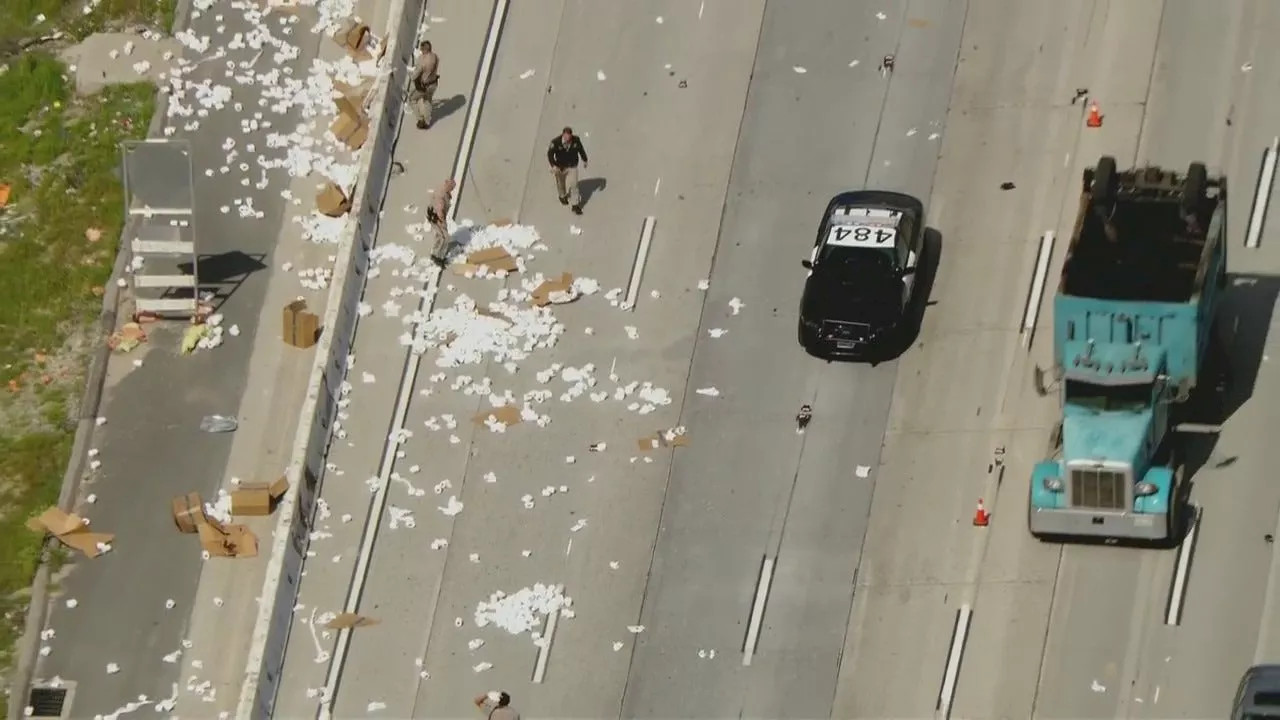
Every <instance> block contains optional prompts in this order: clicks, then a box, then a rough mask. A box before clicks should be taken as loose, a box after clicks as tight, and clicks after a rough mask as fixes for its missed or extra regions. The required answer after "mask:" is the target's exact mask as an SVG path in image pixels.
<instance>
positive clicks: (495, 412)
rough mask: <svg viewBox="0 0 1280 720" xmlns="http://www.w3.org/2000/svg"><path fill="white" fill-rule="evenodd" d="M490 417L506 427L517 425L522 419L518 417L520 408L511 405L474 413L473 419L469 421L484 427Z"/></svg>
mask: <svg viewBox="0 0 1280 720" xmlns="http://www.w3.org/2000/svg"><path fill="white" fill-rule="evenodd" d="M491 417H492V418H493V419H494V420H497V421H498V422H500V423H502V424H503V425H506V426H507V427H511V426H512V425H519V424H520V421H521V419H522V418H521V417H520V408H518V407H514V406H512V405H503V406H502V407H496V408H489V409H488V410H481V411H480V412H478V413H476V415H475V417H473V418H471V421H472V422H474V423H475V424H477V425H484V424H485V423H487V422H489V418H491Z"/></svg>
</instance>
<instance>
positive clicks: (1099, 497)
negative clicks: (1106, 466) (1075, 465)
mask: <svg viewBox="0 0 1280 720" xmlns="http://www.w3.org/2000/svg"><path fill="white" fill-rule="evenodd" d="M1128 482H1129V477H1128V475H1127V474H1125V473H1123V472H1117V471H1115V470H1094V469H1074V470H1072V471H1071V504H1072V505H1074V506H1075V507H1082V508H1093V509H1096V510H1127V509H1128V502H1127V499H1128V493H1126V492H1125V490H1126V485H1127V484H1128Z"/></svg>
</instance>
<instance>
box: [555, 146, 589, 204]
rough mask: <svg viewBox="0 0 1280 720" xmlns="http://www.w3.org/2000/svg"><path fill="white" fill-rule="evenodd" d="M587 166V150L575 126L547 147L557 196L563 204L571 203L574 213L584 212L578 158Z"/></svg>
mask: <svg viewBox="0 0 1280 720" xmlns="http://www.w3.org/2000/svg"><path fill="white" fill-rule="evenodd" d="M579 158H581V160H582V167H584V168H585V167H586V166H587V150H586V148H584V147H582V140H580V139H579V138H578V136H577V135H574V134H573V128H569V127H567V128H565V129H564V130H562V131H560V134H559V135H557V136H555V137H554V138H552V139H551V145H550V146H549V147H548V148H547V163H548V164H550V165H551V177H552V178H553V179H555V181H556V196H557V197H559V198H560V204H561V205H571V206H572V207H573V214H574V215H581V214H582V196H581V195H579V194H578V160H579Z"/></svg>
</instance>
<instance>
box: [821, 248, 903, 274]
mask: <svg viewBox="0 0 1280 720" xmlns="http://www.w3.org/2000/svg"><path fill="white" fill-rule="evenodd" d="M819 263H820V264H822V265H823V266H825V267H826V268H828V269H834V270H836V272H839V273H840V274H842V275H846V274H847V275H855V274H856V275H859V276H876V275H892V274H893V271H894V260H893V250H891V249H881V248H859V247H839V246H836V245H827V246H826V247H824V248H823V249H822V257H821V258H819Z"/></svg>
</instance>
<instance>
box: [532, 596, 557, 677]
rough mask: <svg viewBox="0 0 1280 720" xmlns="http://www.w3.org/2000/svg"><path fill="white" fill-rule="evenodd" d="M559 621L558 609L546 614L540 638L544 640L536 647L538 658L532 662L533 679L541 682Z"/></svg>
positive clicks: (545, 672)
mask: <svg viewBox="0 0 1280 720" xmlns="http://www.w3.org/2000/svg"><path fill="white" fill-rule="evenodd" d="M559 622H560V611H559V610H553V611H552V612H551V614H550V615H548V616H547V624H546V631H545V632H544V633H543V635H542V639H543V640H545V641H546V642H545V643H543V645H542V647H539V648H538V659H537V660H536V661H535V662H534V663H533V681H534V682H535V683H541V682H542V680H543V678H545V677H546V675H547V661H548V660H550V659H551V642H552V640H553V639H555V636H556V625H557V624H558V623H559Z"/></svg>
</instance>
